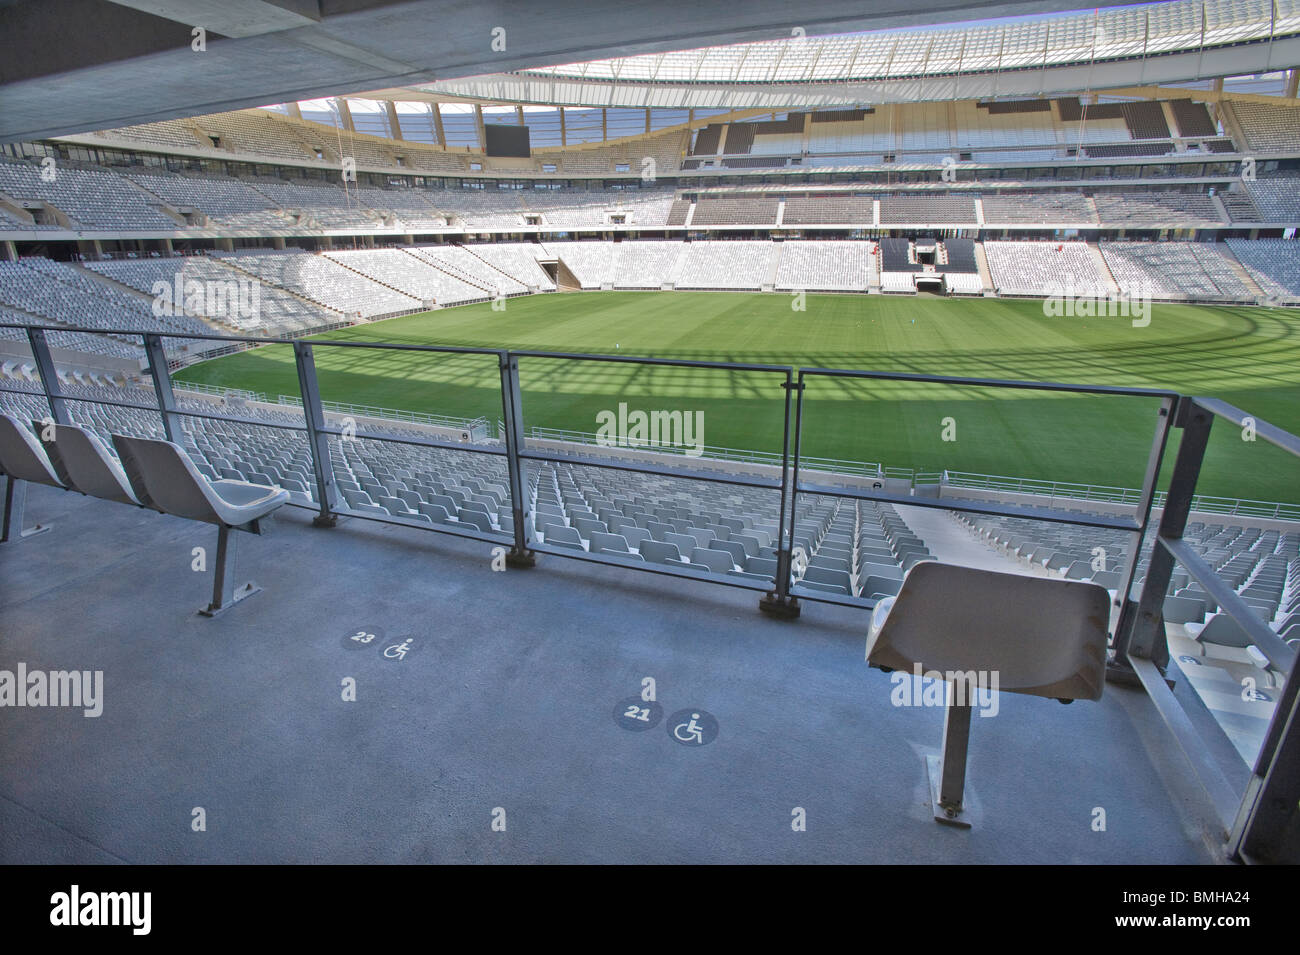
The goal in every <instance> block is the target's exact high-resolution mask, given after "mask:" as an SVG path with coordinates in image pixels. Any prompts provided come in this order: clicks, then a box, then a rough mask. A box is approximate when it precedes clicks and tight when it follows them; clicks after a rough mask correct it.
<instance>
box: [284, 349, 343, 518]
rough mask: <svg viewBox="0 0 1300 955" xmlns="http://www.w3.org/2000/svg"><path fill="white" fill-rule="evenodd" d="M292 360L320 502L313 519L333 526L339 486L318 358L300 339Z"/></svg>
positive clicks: (317, 495)
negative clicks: (331, 456)
mask: <svg viewBox="0 0 1300 955" xmlns="http://www.w3.org/2000/svg"><path fill="white" fill-rule="evenodd" d="M293 361H294V364H295V365H296V366H297V368H298V391H299V394H300V395H301V396H302V417H303V421H304V422H305V423H306V425H307V445H308V447H309V448H311V465H312V470H313V471H315V474H316V501H317V502H318V503H319V505H320V513H319V514H317V515H316V516H315V517H314V518H312V523H313V524H315V525H316V526H317V527H333V526H334V525H335V524H337V523H338V516H337V515H336V514H335V513H334V511H335V508H337V506H338V486H337V485H336V484H335V483H334V464H333V462H332V461H331V460H330V446H329V433H328V432H327V431H325V430H324V429H325V412H324V410H323V409H322V408H321V402H320V383H319V382H318V381H317V380H316V359H315V357H314V356H313V355H312V349H311V345H309V344H308V343H307V342H305V341H302V340H301V339H298V340H295V341H294V343H293Z"/></svg>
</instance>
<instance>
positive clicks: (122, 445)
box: [113, 434, 289, 616]
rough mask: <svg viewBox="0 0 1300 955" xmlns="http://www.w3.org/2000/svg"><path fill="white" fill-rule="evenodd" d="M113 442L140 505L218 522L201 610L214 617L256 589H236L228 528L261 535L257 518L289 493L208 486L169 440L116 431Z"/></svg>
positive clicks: (238, 484) (254, 486) (236, 483)
mask: <svg viewBox="0 0 1300 955" xmlns="http://www.w3.org/2000/svg"><path fill="white" fill-rule="evenodd" d="M113 446H114V447H115V448H117V455H118V458H119V459H120V460H121V462H122V466H123V470H124V471H125V472H126V476H127V479H128V480H129V481H130V483H131V489H132V490H133V491H134V492H135V496H136V498H137V499H138V500H139V501H140V503H141V504H143V505H145V506H146V507H151V508H153V509H154V510H157V511H161V512H162V513H164V514H172V515H175V516H176V517H185V518H189V519H190V520H194V521H203V522H205V523H208V524H216V525H217V528H218V532H217V564H216V576H215V580H214V583H213V589H212V602H211V603H210V604H209V605H208V606H207V607H206V608H204V609H203V610H200V611H199V612H200V613H202V614H204V615H205V616H216V615H217V614H219V613H221V612H222V611H225V610H228V609H229V608H230V607H231V606H233V605H234V604H236V603H238V602H239V601H240V600H243V599H244V598H246V597H251V596H252V595H253V594H255V593H258V592H259V591H260V590H261V588H260V587H257V586H256V585H255V584H253V583H251V582H250V583H248V584H245V585H244V586H243V587H241V588H239V591H238V593H236V591H235V587H234V580H233V577H232V575H231V573H230V571H231V570H233V569H234V556H235V554H234V545H233V544H232V542H231V538H230V531H232V530H242V531H248V532H249V533H253V534H260V533H261V526H260V524H259V522H260V521H262V520H264V519H265V518H267V517H268V516H269V515H270V514H271V513H272V512H273V511H275V510H276V509H277V508H278V507H280V506H281V505H282V504H284V503H285V501H287V500H288V499H289V492H288V491H285V490H283V489H280V488H272V487H264V486H262V485H257V484H247V483H245V482H242V481H217V482H215V483H211V484H210V483H208V481H207V480H206V479H205V478H204V477H203V475H201V474H199V472H198V471H197V470H196V469H195V467H194V464H193V462H191V461H190V459H189V457H188V456H187V455H186V454H185V452H184V450H183V449H182V448H181V447H180V446H179V445H176V444H173V443H172V442H170V441H159V440H155V439H152V438H132V437H127V436H126V435H121V434H115V435H113Z"/></svg>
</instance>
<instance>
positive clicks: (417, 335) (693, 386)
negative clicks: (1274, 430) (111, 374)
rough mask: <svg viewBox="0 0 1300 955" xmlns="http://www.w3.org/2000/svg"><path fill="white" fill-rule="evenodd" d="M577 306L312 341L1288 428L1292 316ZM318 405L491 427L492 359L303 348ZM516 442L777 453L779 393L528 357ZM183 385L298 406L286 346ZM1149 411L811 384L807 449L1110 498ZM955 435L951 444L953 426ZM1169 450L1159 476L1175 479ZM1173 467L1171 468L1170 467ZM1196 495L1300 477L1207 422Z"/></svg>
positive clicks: (1297, 360)
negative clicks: (1084, 391)
mask: <svg viewBox="0 0 1300 955" xmlns="http://www.w3.org/2000/svg"><path fill="white" fill-rule="evenodd" d="M793 301H794V300H793V298H792V296H790V295H785V294H775V295H773V294H769V295H758V294H741V293H710V292H698V293H697V292H585V293H572V294H555V295H544V296H533V297H529V298H518V299H511V300H509V301H508V303H507V304H506V307H505V309H504V310H502V311H493V310H492V308H491V307H490V306H489V305H487V304H482V305H470V306H463V307H460V308H451V309H443V310H439V311H434V312H429V313H424V314H420V315H412V316H407V317H403V318H398V319H392V320H389V321H385V322H378V323H375V324H371V325H365V326H361V327H358V328H351V329H345V330H342V331H338V332H333V333H330V334H327V335H323V336H320V339H318V340H329V339H352V340H362V341H377V342H398V343H405V344H426V345H469V346H482V347H491V348H501V347H510V348H515V349H527V350H536V351H552V352H582V353H588V354H611V355H627V356H648V357H658V358H688V359H700V360H712V361H725V362H753V363H769V364H782V365H794V366H796V367H807V368H811V367H823V368H844V369H864V370H876V371H901V372H919V373H928V374H942V375H954V376H962V377H990V378H1012V379H1023V380H1030V381H1053V382H1066V383H1087V384H1105V385H1126V386H1138V387H1163V388H1169V389H1173V390H1176V391H1180V392H1183V393H1188V394H1197V395H1205V396H1212V397H1217V398H1222V399H1224V400H1226V401H1228V402H1230V403H1232V404H1234V405H1236V406H1237V407H1239V408H1241V409H1243V410H1244V411H1246V412H1247V413H1248V414H1251V415H1254V416H1256V417H1258V418H1260V419H1263V420H1267V421H1270V422H1272V423H1274V424H1276V425H1279V426H1281V427H1283V428H1285V429H1287V430H1289V431H1291V432H1293V433H1300V313H1296V312H1292V311H1288V310H1284V309H1262V308H1247V307H1213V306H1184V305H1155V306H1152V310H1151V315H1150V318H1151V321H1150V324H1149V325H1147V326H1146V327H1134V326H1133V324H1132V321H1131V320H1130V319H1128V318H1122V317H1113V318H1054V317H1047V316H1045V315H1044V314H1043V308H1042V303H1040V302H1037V301H1018V300H1017V301H1012V300H1003V299H971V300H951V299H939V298H930V297H921V298H912V297H892V296H881V295H872V296H848V295H815V294H813V295H808V296H807V299H806V309H805V310H804V311H796V310H794V308H793V307H792V304H793ZM315 355H316V365H317V370H318V373H319V378H320V382H321V390H322V396H323V397H324V398H326V399H328V400H333V401H343V402H351V403H354V404H365V405H374V406H380V407H386V408H402V409H408V410H412V411H422V412H431V413H436V414H445V415H454V416H465V417H476V416H478V415H483V416H485V417H487V418H488V420H489V421H492V422H495V421H496V420H497V419H498V418H500V417H501V402H500V390H499V385H500V378H499V372H498V370H497V365H496V361H495V360H494V359H493V358H490V357H483V356H446V355H438V354H430V353H412V352H382V351H374V350H360V349H346V348H317V349H315ZM520 367H521V381H522V385H523V392H524V408H525V416H526V425H527V426H528V427H533V426H541V427H549V428H565V429H571V430H576V431H586V432H594V431H595V430H596V415H597V413H598V412H600V411H601V410H604V409H610V410H614V409H617V407H618V404H619V402H627V404H628V407H629V409H632V410H637V409H640V410H644V411H653V410H683V411H702V412H703V414H704V418H703V421H704V436H703V437H704V442H705V443H706V444H708V445H712V446H718V447H729V448H743V449H758V450H766V451H780V449H781V421H782V417H781V415H782V408H783V395H784V392H783V391H782V389H781V388H780V380H781V379H780V378H779V377H777V376H771V375H762V374H757V373H740V372H728V371H713V370H694V369H691V370H680V369H671V368H652V367H648V366H637V365H630V364H613V363H596V362H586V363H564V362H557V361H553V360H548V359H535V358H525V359H522V360H521V366H520ZM176 377H177V378H178V379H180V380H188V381H199V382H206V383H209V384H213V385H222V386H227V387H236V388H245V389H249V390H252V391H260V392H265V393H267V394H268V395H270V396H272V399H273V400H274V396H276V395H279V394H287V395H296V394H297V393H298V390H297V388H298V386H297V376H296V373H295V370H294V364H293V356H292V351H291V348H290V347H289V346H287V345H272V346H268V347H265V348H260V349H256V350H254V351H249V352H244V353H241V354H238V355H233V356H230V357H226V358H220V359H216V360H214V361H210V362H206V363H202V364H199V365H195V366H192V367H190V368H187V369H185V370H183V371H182V372H180V373H178V375H177V376H176ZM1156 409H1157V405H1156V403H1155V402H1153V401H1150V400H1147V399H1131V398H1113V397H1105V398H1100V397H1078V396H1063V395H1054V394H1050V393H1046V392H1030V391H1008V390H992V389H983V388H973V387H950V386H940V385H927V384H918V383H889V382H879V381H875V382H872V381H847V380H832V379H826V378H817V379H811V380H810V383H809V386H808V389H807V392H806V394H805V402H804V422H803V431H802V434H803V450H804V453H805V454H808V455H816V456H822V457H829V458H838V459H843V460H853V461H871V462H881V463H883V464H885V465H886V466H891V467H904V468H915V469H917V470H919V471H935V470H941V469H945V468H947V469H952V470H961V471H975V472H982V473H991V474H1004V475H1013V476H1017V477H1028V478H1038V479H1050V480H1058V481H1078V482H1086V483H1093V484H1105V485H1115V486H1124V487H1136V486H1138V485H1139V484H1140V483H1141V477H1142V473H1143V470H1144V467H1145V464H1146V458H1147V449H1148V448H1149V446H1150V440H1151V436H1152V433H1153V431H1154V428H1155V425H1156V420H1157V419H1156ZM949 418H950V419H952V421H951V422H950V425H951V427H949V428H948V429H947V432H948V433H947V437H950V438H952V437H955V440H950V441H945V440H944V437H945V434H944V431H945V427H944V425H945V423H948V422H946V421H945V419H949ZM1176 447H1177V441H1176V439H1175V440H1174V441H1173V442H1171V445H1170V449H1169V453H1168V454H1167V456H1166V457H1167V465H1168V464H1170V463H1171V462H1172V459H1173V451H1174V450H1175V449H1176ZM1167 471H1168V466H1167V467H1166V472H1167ZM1199 490H1200V492H1201V493H1205V494H1217V495H1222V496H1228V497H1246V498H1254V499H1258V500H1277V501H1286V502H1292V503H1297V502H1300V461H1297V460H1296V459H1294V458H1291V457H1289V456H1288V455H1285V454H1284V453H1283V452H1281V451H1278V450H1277V449H1275V448H1273V447H1271V446H1269V445H1267V444H1266V443H1265V442H1263V441H1254V442H1250V441H1246V440H1243V437H1242V429H1240V428H1234V427H1231V426H1230V425H1228V423H1227V422H1224V421H1222V420H1220V421H1219V422H1217V423H1216V425H1215V428H1214V433H1213V434H1212V437H1211V445H1210V453H1209V455H1208V459H1207V464H1206V467H1205V469H1204V470H1203V472H1202V479H1201V484H1200V487H1199Z"/></svg>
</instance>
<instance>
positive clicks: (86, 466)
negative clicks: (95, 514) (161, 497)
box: [45, 424, 140, 507]
mask: <svg viewBox="0 0 1300 955" xmlns="http://www.w3.org/2000/svg"><path fill="white" fill-rule="evenodd" d="M53 431H54V435H53V437H54V440H53V441H47V442H45V449H46V451H48V452H49V456H50V463H51V464H52V465H53V466H54V469H55V470H56V471H58V473H59V476H60V477H61V478H62V479H63V482H64V483H65V484H66V485H68V487H70V488H72V489H73V490H74V491H80V492H81V493H82V494H88V495H90V496H91V497H98V498H102V499H104V500H106V501H116V502H117V503H119V504H134V505H136V506H137V507H139V506H140V501H139V499H138V498H137V497H136V496H135V492H134V491H132V490H131V482H130V481H128V480H127V477H126V472H125V471H123V470H122V466H121V465H120V464H118V462H117V459H116V458H114V457H113V456H112V455H111V454H109V453H108V448H106V447H104V443H103V442H102V441H100V440H99V438H97V437H96V436H95V435H94V434H92V433H91V432H89V431H87V430H86V429H85V428H79V427H77V426H76V425H73V424H56V425H54V426H53Z"/></svg>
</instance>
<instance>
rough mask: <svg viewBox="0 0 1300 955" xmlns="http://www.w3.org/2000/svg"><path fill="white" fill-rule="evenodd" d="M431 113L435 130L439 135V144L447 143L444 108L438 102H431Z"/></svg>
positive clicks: (444, 144)
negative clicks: (443, 118) (443, 116)
mask: <svg viewBox="0 0 1300 955" xmlns="http://www.w3.org/2000/svg"><path fill="white" fill-rule="evenodd" d="M429 113H430V114H431V115H432V116H433V131H434V133H435V134H437V136H438V145H439V146H444V147H445V146H446V145H447V134H446V133H444V132H443V131H442V110H440V109H439V108H438V104H437V103H430V104H429Z"/></svg>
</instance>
